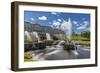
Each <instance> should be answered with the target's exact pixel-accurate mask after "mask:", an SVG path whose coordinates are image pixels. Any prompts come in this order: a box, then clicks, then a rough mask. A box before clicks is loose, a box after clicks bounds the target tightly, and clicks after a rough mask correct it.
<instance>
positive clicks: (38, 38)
mask: <svg viewBox="0 0 100 73" xmlns="http://www.w3.org/2000/svg"><path fill="white" fill-rule="evenodd" d="M32 34H33V35H34V36H35V37H36V38H37V40H38V42H39V41H40V37H39V36H38V33H37V32H32Z"/></svg>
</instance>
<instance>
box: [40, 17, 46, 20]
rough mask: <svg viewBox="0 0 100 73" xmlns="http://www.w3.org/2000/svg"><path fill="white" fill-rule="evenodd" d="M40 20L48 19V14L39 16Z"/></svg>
mask: <svg viewBox="0 0 100 73" xmlns="http://www.w3.org/2000/svg"><path fill="white" fill-rule="evenodd" d="M38 19H39V20H47V17H46V16H41V17H38Z"/></svg>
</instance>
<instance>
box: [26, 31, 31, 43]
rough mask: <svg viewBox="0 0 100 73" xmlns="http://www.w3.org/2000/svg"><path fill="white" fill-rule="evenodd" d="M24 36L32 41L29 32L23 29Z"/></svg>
mask: <svg viewBox="0 0 100 73" xmlns="http://www.w3.org/2000/svg"><path fill="white" fill-rule="evenodd" d="M25 36H26V39H27V40H28V41H32V38H31V36H30V33H29V32H28V31H25Z"/></svg>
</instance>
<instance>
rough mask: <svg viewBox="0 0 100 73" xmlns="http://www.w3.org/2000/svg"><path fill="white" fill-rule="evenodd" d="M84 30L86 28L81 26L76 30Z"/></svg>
mask: <svg viewBox="0 0 100 73" xmlns="http://www.w3.org/2000/svg"><path fill="white" fill-rule="evenodd" d="M85 28H86V26H84V25H83V26H80V27H78V28H77V30H80V29H85Z"/></svg>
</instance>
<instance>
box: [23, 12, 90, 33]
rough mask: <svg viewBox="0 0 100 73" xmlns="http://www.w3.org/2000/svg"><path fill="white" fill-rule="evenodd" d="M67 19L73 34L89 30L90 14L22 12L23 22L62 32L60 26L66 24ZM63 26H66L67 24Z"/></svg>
mask: <svg viewBox="0 0 100 73" xmlns="http://www.w3.org/2000/svg"><path fill="white" fill-rule="evenodd" d="M69 19H70V20H71V23H72V30H73V31H74V32H75V33H81V32H82V31H89V30H90V14H82V13H64V12H41V11H24V21H28V22H30V23H38V24H41V25H43V26H49V27H52V28H55V29H61V30H63V28H62V27H61V26H62V25H63V24H64V23H66V22H68V20H69ZM64 25H66V26H67V24H64ZM67 27H68V26H67Z"/></svg>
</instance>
